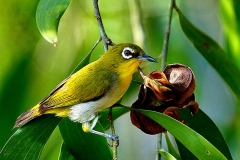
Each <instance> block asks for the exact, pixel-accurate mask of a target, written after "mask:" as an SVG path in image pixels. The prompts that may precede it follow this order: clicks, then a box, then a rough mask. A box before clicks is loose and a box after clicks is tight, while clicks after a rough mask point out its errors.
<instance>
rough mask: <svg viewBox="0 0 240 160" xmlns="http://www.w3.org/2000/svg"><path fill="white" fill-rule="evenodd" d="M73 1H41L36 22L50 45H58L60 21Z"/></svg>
mask: <svg viewBox="0 0 240 160" xmlns="http://www.w3.org/2000/svg"><path fill="white" fill-rule="evenodd" d="M70 2H71V0H57V1H51V0H40V2H39V4H38V7H37V13H36V21H37V26H38V29H39V31H40V32H41V34H42V36H43V37H44V38H45V39H46V40H47V41H49V42H50V43H53V44H56V43H57V31H58V25H59V21H60V19H61V17H62V15H63V13H64V12H65V10H66V9H67V7H68V5H69V4H70Z"/></svg>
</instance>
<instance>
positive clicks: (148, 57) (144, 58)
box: [137, 54, 158, 63]
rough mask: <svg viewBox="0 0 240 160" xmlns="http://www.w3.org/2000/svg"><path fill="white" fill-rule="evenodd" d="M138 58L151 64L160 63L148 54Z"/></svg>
mask: <svg viewBox="0 0 240 160" xmlns="http://www.w3.org/2000/svg"><path fill="white" fill-rule="evenodd" d="M137 58H138V59H139V60H142V61H149V62H155V63H157V62H158V61H157V60H156V59H154V58H152V57H151V56H149V55H147V54H142V55H139V56H138V57H137Z"/></svg>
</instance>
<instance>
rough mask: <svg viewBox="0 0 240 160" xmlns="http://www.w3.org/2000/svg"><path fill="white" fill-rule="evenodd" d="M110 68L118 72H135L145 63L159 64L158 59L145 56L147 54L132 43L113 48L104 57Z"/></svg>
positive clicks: (117, 45)
mask: <svg viewBox="0 0 240 160" xmlns="http://www.w3.org/2000/svg"><path fill="white" fill-rule="evenodd" d="M102 59H104V61H105V62H107V64H110V66H108V67H110V68H112V67H113V68H114V69H117V70H118V71H121V70H122V71H124V72H125V71H130V70H132V72H134V71H135V70H136V69H137V67H138V66H139V65H140V64H141V63H142V62H143V61H149V62H157V60H156V59H154V58H152V57H151V56H149V55H147V54H145V52H144V51H143V50H142V49H141V48H140V47H139V46H137V45H135V44H131V43H120V44H116V45H114V46H113V47H111V48H110V49H109V50H108V51H107V52H106V53H105V54H104V55H103V56H102Z"/></svg>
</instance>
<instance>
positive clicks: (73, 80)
mask: <svg viewBox="0 0 240 160" xmlns="http://www.w3.org/2000/svg"><path fill="white" fill-rule="evenodd" d="M90 72H91V71H90ZM95 72H99V71H95ZM109 76H110V77H109ZM111 84H112V77H111V74H107V73H106V74H101V75H99V74H97V73H91V74H89V72H83V71H81V72H77V73H75V74H73V75H72V76H70V77H68V78H67V79H65V80H63V81H62V82H61V83H60V84H59V85H57V87H56V88H55V89H54V90H53V91H52V92H51V93H50V94H49V96H48V97H46V98H45V99H44V100H43V101H41V102H40V105H41V107H40V110H42V111H44V110H49V109H51V108H59V107H66V106H72V105H75V104H79V103H83V102H87V101H95V100H98V99H99V98H101V97H103V96H104V95H105V93H106V92H107V91H108V90H109V89H110V87H111Z"/></svg>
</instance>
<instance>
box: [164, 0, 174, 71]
mask: <svg viewBox="0 0 240 160" xmlns="http://www.w3.org/2000/svg"><path fill="white" fill-rule="evenodd" d="M174 6H175V0H171V1H170V8H169V12H168V18H167V25H166V30H165V35H164V42H163V49H162V53H161V55H162V63H161V69H162V70H163V69H164V67H165V66H166V63H167V53H168V43H169V37H170V31H171V22H172V12H173V8H174Z"/></svg>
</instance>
